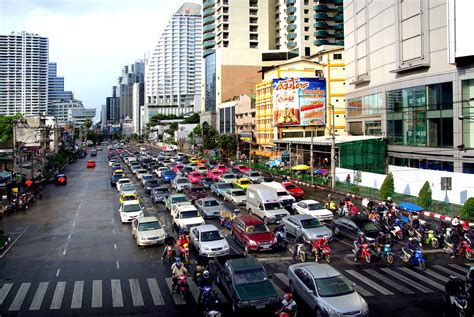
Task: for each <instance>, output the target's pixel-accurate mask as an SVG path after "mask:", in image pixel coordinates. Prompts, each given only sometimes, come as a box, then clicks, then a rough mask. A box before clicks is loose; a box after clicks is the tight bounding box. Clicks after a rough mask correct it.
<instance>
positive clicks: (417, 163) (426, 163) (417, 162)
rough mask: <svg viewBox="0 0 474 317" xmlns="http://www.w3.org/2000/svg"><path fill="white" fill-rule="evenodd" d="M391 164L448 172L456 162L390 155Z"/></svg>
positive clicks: (451, 170) (452, 169)
mask: <svg viewBox="0 0 474 317" xmlns="http://www.w3.org/2000/svg"><path fill="white" fill-rule="evenodd" d="M389 164H390V165H395V166H404V167H412V168H421V169H425V170H434V171H446V172H453V171H454V163H453V162H446V161H435V160H424V159H417V158H405V157H395V156H390V157H389ZM464 173H466V172H464Z"/></svg>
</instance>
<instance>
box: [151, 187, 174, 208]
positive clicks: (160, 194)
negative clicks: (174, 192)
mask: <svg viewBox="0 0 474 317" xmlns="http://www.w3.org/2000/svg"><path fill="white" fill-rule="evenodd" d="M169 195H171V191H170V189H169V188H168V186H166V185H165V186H163V185H161V186H160V187H156V188H153V190H152V191H151V202H152V203H154V204H157V203H164V202H165V199H166V198H167V197H168V196H169Z"/></svg>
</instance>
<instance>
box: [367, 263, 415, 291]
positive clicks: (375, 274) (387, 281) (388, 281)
mask: <svg viewBox="0 0 474 317" xmlns="http://www.w3.org/2000/svg"><path fill="white" fill-rule="evenodd" d="M364 272H366V273H368V274H369V275H370V276H373V277H375V278H376V279H378V280H381V281H382V282H384V283H385V284H387V285H389V286H390V287H392V288H394V289H396V290H397V291H399V292H400V293H402V294H415V292H413V291H412V290H410V289H408V288H406V287H405V286H403V285H400V284H398V283H397V282H395V281H394V280H391V279H389V278H388V277H386V276H385V275H383V274H380V273H379V272H377V271H375V270H373V269H365V270H364Z"/></svg>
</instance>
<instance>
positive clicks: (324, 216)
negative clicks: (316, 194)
mask: <svg viewBox="0 0 474 317" xmlns="http://www.w3.org/2000/svg"><path fill="white" fill-rule="evenodd" d="M291 209H292V210H293V211H294V212H295V213H298V214H305V215H310V216H314V217H316V218H318V220H320V221H330V220H332V219H333V218H334V214H333V213H332V211H330V210H328V209H326V207H324V205H323V204H322V203H320V202H318V201H316V200H313V199H306V200H302V201H300V202H295V203H293V204H292V205H291Z"/></svg>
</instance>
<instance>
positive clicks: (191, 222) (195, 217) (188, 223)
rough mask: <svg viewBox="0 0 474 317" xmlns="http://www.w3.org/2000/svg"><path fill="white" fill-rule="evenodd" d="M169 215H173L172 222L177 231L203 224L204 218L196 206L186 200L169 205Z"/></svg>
mask: <svg viewBox="0 0 474 317" xmlns="http://www.w3.org/2000/svg"><path fill="white" fill-rule="evenodd" d="M171 217H173V224H174V225H175V226H176V228H177V229H178V231H179V230H180V229H182V230H188V229H189V228H191V227H195V226H200V225H203V224H204V219H203V218H202V217H201V214H200V213H199V211H198V210H197V209H196V207H194V206H193V205H190V204H189V203H187V202H185V203H177V204H174V205H173V206H172V207H171Z"/></svg>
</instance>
